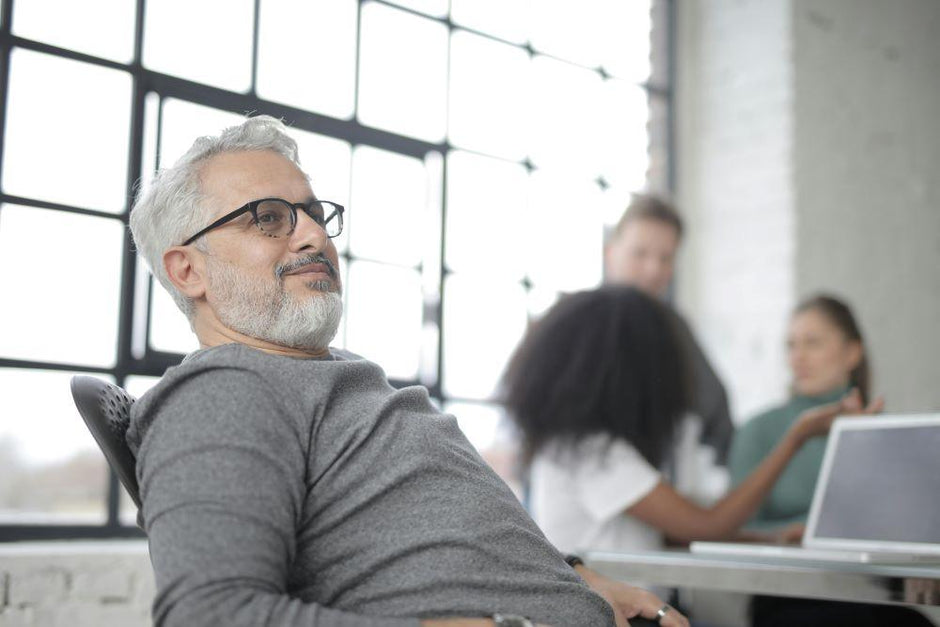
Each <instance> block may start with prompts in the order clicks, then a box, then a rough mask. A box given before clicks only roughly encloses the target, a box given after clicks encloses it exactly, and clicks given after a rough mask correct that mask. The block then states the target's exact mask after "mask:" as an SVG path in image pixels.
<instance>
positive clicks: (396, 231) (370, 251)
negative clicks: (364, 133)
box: [348, 146, 428, 265]
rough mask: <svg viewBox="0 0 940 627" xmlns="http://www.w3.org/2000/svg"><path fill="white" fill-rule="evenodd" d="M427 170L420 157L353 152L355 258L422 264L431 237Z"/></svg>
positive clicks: (371, 150)
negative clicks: (427, 220) (426, 216)
mask: <svg viewBox="0 0 940 627" xmlns="http://www.w3.org/2000/svg"><path fill="white" fill-rule="evenodd" d="M427 185H428V181H427V169H426V168H425V166H424V163H422V162H421V161H419V160H418V159H413V158H411V157H405V156H402V155H398V154H395V153H392V152H387V151H384V150H378V149H375V148H369V147H366V146H360V147H358V148H356V149H355V150H354V151H353V187H352V203H351V204H352V207H351V209H350V212H349V220H348V225H349V241H350V246H351V249H352V252H353V254H355V255H357V256H361V257H368V258H369V259H373V260H377V261H387V262H389V263H397V264H402V265H417V264H418V263H419V262H420V261H421V243H422V242H423V241H424V240H425V238H426V237H427V233H426V232H425V230H424V228H425V224H426V223H425V221H424V220H423V219H422V217H423V216H424V214H425V211H426V207H427V204H428V203H427Z"/></svg>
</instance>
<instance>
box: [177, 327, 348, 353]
mask: <svg viewBox="0 0 940 627" xmlns="http://www.w3.org/2000/svg"><path fill="white" fill-rule="evenodd" d="M194 326H195V332H196V337H197V338H198V339H199V347H200V348H213V347H215V346H223V345H225V344H242V345H244V346H248V347H249V348H254V349H257V350H259V351H263V352H265V353H268V354H270V355H280V356H282V357H293V358H294V359H323V358H324V357H329V355H330V349H329V348H328V347H324V348H320V349H300V348H294V347H292V346H284V345H282V344H275V343H274V342H268V341H267V340H262V339H260V338H257V337H252V336H250V335H245V334H244V333H239V332H238V331H235V330H234V329H230V328H228V327H226V326H225V325H223V324H222V323H221V322H219V321H218V320H215V319H213V320H211V321H204V320H200V319H199V318H198V317H197V320H196V322H195V325H194Z"/></svg>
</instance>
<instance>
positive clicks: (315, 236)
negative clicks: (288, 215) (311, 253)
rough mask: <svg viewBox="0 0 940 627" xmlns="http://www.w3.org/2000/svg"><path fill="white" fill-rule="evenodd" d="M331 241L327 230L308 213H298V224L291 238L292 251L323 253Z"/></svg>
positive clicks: (300, 211) (301, 211) (299, 211)
mask: <svg viewBox="0 0 940 627" xmlns="http://www.w3.org/2000/svg"><path fill="white" fill-rule="evenodd" d="M329 241H330V238H329V237H328V236H327V234H326V230H325V229H324V228H323V227H322V226H320V225H319V224H317V223H316V221H315V220H314V219H313V218H311V217H310V216H308V215H307V212H306V211H303V210H298V211H297V224H296V226H294V232H293V233H291V237H290V248H291V250H292V251H301V250H310V249H312V250H315V251H318V252H320V251H323V250H326V247H327V245H328V243H329Z"/></svg>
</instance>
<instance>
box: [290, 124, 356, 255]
mask: <svg viewBox="0 0 940 627" xmlns="http://www.w3.org/2000/svg"><path fill="white" fill-rule="evenodd" d="M290 133H291V136H292V137H293V138H294V139H295V140H297V149H298V150H299V153H300V165H301V167H302V168H303V170H304V172H306V173H307V175H308V176H309V177H310V186H311V187H313V193H314V194H316V196H317V198H319V199H320V200H332V201H333V202H338V203H339V204H341V205H343V206H344V207H346V217H347V219H348V217H349V185H350V181H349V179H350V169H351V167H352V148H351V147H350V145H349V142H345V141H343V140H340V139H333V138H332V137H326V136H324V135H317V134H316V133H308V132H307V131H301V130H299V129H296V128H295V129H291V132H290ZM348 234H349V230H348V229H347V228H344V229H343V233H342V235H340V236H339V237H336V238H333V243H334V244H335V245H336V249H337V250H339V251H344V250H346V247H347V242H348V239H349V238H348Z"/></svg>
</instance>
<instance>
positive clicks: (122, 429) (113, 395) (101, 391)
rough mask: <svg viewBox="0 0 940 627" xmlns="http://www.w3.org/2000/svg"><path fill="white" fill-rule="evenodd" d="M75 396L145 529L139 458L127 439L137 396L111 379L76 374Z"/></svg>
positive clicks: (73, 392)
mask: <svg viewBox="0 0 940 627" xmlns="http://www.w3.org/2000/svg"><path fill="white" fill-rule="evenodd" d="M72 398H73V399H74V400H75V406H76V407H78V413H79V414H81V417H82V420H84V421H85V426H86V427H88V430H89V431H91V435H92V436H93V437H94V438H95V442H97V443H98V447H99V448H100V449H101V452H102V453H104V456H105V458H106V459H107V460H108V464H109V465H110V466H111V469H112V470H114V472H115V474H117V477H118V479H119V480H120V481H121V484H122V485H123V486H124V489H126V490H127V493H128V494H130V497H131V498H132V499H133V500H134V504H135V505H137V526H138V527H140V528H141V529H143V528H144V526H143V517H142V515H141V512H140V489H139V488H138V486H137V475H136V472H135V470H136V466H137V459H136V458H135V457H134V454H133V453H131V450H130V449H129V448H128V446H127V442H126V441H125V439H124V436H125V435H126V434H127V427H128V425H129V424H130V411H131V405H133V404H134V400H135V399H134V397H133V396H131V395H130V394H128V393H127V392H125V391H124V390H122V389H121V388H119V387H118V386H116V385H113V384H111V383H108V382H107V381H102V380H101V379H96V378H95V377H86V376H76V377H72Z"/></svg>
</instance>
